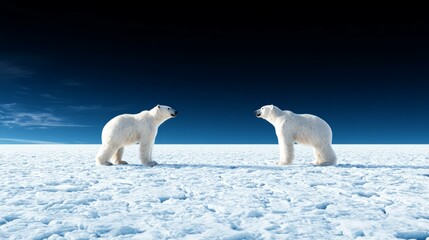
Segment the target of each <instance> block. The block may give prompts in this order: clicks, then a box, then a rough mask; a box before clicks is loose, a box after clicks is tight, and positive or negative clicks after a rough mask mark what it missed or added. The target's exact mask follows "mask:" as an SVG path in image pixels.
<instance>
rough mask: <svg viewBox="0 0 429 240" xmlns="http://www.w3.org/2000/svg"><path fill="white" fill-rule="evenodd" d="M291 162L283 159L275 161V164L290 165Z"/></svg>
mask: <svg viewBox="0 0 429 240" xmlns="http://www.w3.org/2000/svg"><path fill="white" fill-rule="evenodd" d="M291 164H292V162H285V161H278V162H276V165H279V166H282V165H291Z"/></svg>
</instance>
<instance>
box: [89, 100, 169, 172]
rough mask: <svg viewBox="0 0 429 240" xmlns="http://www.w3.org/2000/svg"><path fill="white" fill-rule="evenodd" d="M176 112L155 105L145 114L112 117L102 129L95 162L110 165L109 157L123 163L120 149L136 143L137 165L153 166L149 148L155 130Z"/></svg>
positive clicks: (153, 139)
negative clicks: (138, 155)
mask: <svg viewBox="0 0 429 240" xmlns="http://www.w3.org/2000/svg"><path fill="white" fill-rule="evenodd" d="M176 113H177V111H176V110H174V109H172V108H170V107H168V106H162V105H157V106H155V107H154V108H152V109H151V110H149V111H147V110H146V111H142V112H141V113H138V114H122V115H119V116H116V117H114V118H113V119H112V120H110V121H109V122H108V123H106V125H105V126H104V128H103V132H102V134H101V142H102V146H101V148H100V150H99V152H98V154H97V157H96V163H97V164H99V165H112V164H111V163H110V162H109V161H110V158H112V156H113V158H114V162H113V163H114V164H127V162H125V161H122V155H123V153H124V146H126V145H130V144H136V143H140V161H141V163H142V164H145V165H148V166H155V165H156V164H157V163H156V162H155V161H153V160H152V148H153V145H154V143H155V137H156V134H157V132H158V127H159V126H160V125H161V124H162V123H163V122H165V121H166V120H168V119H170V118H172V117H175V115H176Z"/></svg>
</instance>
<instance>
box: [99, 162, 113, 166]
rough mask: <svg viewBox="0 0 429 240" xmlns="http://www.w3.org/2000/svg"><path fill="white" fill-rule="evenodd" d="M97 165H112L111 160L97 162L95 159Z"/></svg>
mask: <svg viewBox="0 0 429 240" xmlns="http://www.w3.org/2000/svg"><path fill="white" fill-rule="evenodd" d="M97 165H100V166H112V165H113V164H112V163H111V162H98V161H97Z"/></svg>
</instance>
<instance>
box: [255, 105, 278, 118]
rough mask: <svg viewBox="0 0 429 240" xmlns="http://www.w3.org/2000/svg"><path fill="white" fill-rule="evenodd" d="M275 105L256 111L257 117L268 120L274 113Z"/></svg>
mask: <svg viewBox="0 0 429 240" xmlns="http://www.w3.org/2000/svg"><path fill="white" fill-rule="evenodd" d="M273 108H274V105H265V106H262V107H261V108H260V109H258V110H256V111H255V114H256V117H258V118H263V119H267V118H268V116H270V114H271V113H272V111H273Z"/></svg>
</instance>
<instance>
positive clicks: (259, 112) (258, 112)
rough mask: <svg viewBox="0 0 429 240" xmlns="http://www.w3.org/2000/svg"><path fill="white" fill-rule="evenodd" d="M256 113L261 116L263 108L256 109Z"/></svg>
mask: <svg viewBox="0 0 429 240" xmlns="http://www.w3.org/2000/svg"><path fill="white" fill-rule="evenodd" d="M255 115H256V116H257V117H260V116H261V109H258V110H256V111H255Z"/></svg>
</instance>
